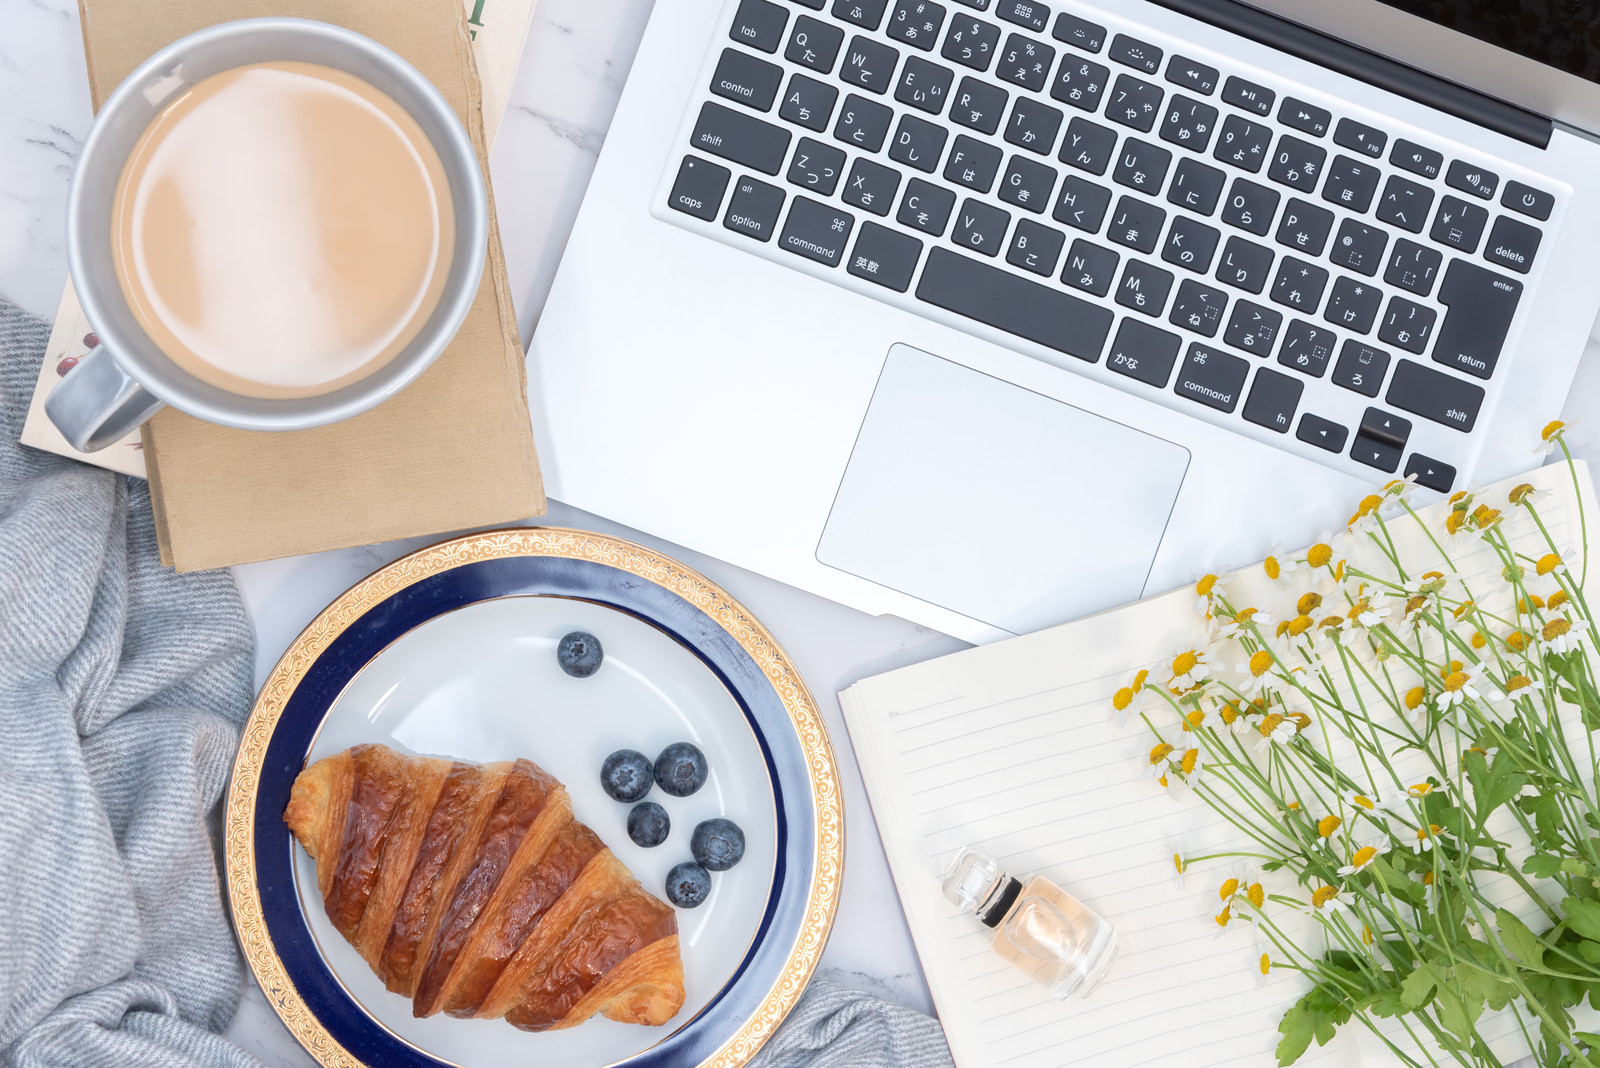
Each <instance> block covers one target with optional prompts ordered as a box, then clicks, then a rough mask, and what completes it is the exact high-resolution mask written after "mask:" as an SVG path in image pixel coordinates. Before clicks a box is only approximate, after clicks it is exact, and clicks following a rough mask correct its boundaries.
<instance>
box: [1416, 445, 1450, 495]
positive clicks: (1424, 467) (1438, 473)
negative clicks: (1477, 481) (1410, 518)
mask: <svg viewBox="0 0 1600 1068" xmlns="http://www.w3.org/2000/svg"><path fill="white" fill-rule="evenodd" d="M1412 475H1415V476H1417V485H1419V486H1426V487H1428V488H1429V489H1431V490H1438V491H1439V492H1440V493H1449V492H1450V487H1451V486H1453V485H1455V481H1456V469H1455V468H1453V467H1451V466H1450V465H1449V464H1446V463H1440V462H1439V461H1438V460H1435V459H1432V458H1431V457H1427V456H1424V455H1422V454H1421V453H1420V452H1414V453H1412V454H1411V459H1409V460H1407V461H1406V477H1407V478H1410V477H1411V476H1412Z"/></svg>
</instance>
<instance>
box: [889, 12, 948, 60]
mask: <svg viewBox="0 0 1600 1068" xmlns="http://www.w3.org/2000/svg"><path fill="white" fill-rule="evenodd" d="M943 28H944V5H943V4H936V3H934V2H933V0H895V5H894V11H893V12H892V13H891V14H890V15H889V25H888V28H886V29H885V30H884V31H883V32H884V33H886V34H888V35H889V36H890V37H893V38H894V39H895V40H896V41H904V42H905V43H906V44H908V45H910V46H911V47H912V48H920V49H922V50H923V51H924V52H931V51H933V46H934V45H936V44H938V43H939V31H940V30H941V29H943Z"/></svg>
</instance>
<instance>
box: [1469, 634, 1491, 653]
mask: <svg viewBox="0 0 1600 1068" xmlns="http://www.w3.org/2000/svg"><path fill="white" fill-rule="evenodd" d="M1488 644H1489V639H1488V638H1485V637H1484V636H1483V631H1481V630H1475V631H1473V632H1472V647H1473V648H1474V649H1482V648H1483V647H1484V646H1485V645H1488Z"/></svg>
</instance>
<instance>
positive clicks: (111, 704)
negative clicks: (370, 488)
mask: <svg viewBox="0 0 1600 1068" xmlns="http://www.w3.org/2000/svg"><path fill="white" fill-rule="evenodd" d="M48 338H49V329H48V327H47V326H46V325H45V324H44V323H42V322H40V321H39V320H37V319H34V318H32V317H30V316H27V315H24V314H22V313H21V312H19V311H18V310H17V309H15V308H14V307H12V306H11V305H9V304H6V303H5V302H3V301H0V858H4V859H3V860H0V1064H3V1065H8V1066H10V1065H15V1066H19V1068H146V1066H148V1068H259V1064H258V1062H257V1061H256V1060H255V1058H253V1057H251V1056H250V1055H249V1054H246V1053H245V1052H244V1051H242V1050H240V1049H239V1048H237V1047H236V1046H234V1045H232V1044H231V1043H229V1042H226V1041H224V1040H223V1039H222V1038H221V1037H219V1035H218V1032H220V1031H222V1030H223V1028H225V1027H227V1025H228V1021H229V1020H230V1019H231V1018H232V1016H233V1013H234V1009H235V1008H236V1007H237V1005H238V1002H239V990H240V984H241V983H242V981H243V972H242V968H241V964H240V960H239V954H238V949H237V947H236V945H235V943H234V940H233V932H232V929H231V928H230V926H229V923H228V918H227V914H226V913H225V911H224V909H223V903H222V890H221V885H220V882H219V879H218V866H217V858H216V853H215V848H214V846H213V844H212V839H211V837H210V834H209V833H208V820H210V819H211V817H213V816H214V814H215V810H216V807H217V804H218V801H219V800H220V798H221V796H222V791H223V789H224V787H225V786H226V784H227V778H228V771H229V768H230V767H231V765H232V761H233V754H234V750H235V748H236V747H237V745H238V734H239V726H240V724H241V723H242V721H243V719H244V717H245V715H246V714H247V713H248V711H249V708H250V702H251V665H252V662H253V651H252V641H253V639H252V634H251V629H250V623H249V620H248V619H247V618H246V616H245V612H244V606H243V604H242V602H241V601H240V599H239V593H238V591H237V589H235V587H234V585H233V581H232V579H231V578H230V577H229V575H228V574H227V572H224V571H212V572H204V573H200V574H191V575H177V574H174V573H173V572H171V571H169V570H167V569H166V568H164V567H162V566H161V564H160V560H159V557H158V555H157V550H156V539H155V529H154V524H153V522H152V520H151V515H150V498H149V491H148V489H147V488H146V485H145V483H143V482H141V481H140V480H138V479H133V478H127V477H124V476H121V475H116V474H113V473H111V472H109V471H103V470H101V469H99V468H95V467H90V466H87V465H85V464H81V463H78V462H76V461H74V460H68V459H65V458H62V457H59V456H52V455H49V454H47V453H42V452H37V451H35V450H33V449H29V448H26V447H24V446H21V445H18V444H17V437H18V435H19V434H21V432H22V422H23V419H24V417H25V416H26V414H27V410H28V401H29V398H30V397H31V396H32V392H33V386H34V382H35V381H36V379H37V376H38V373H39V362H40V360H41V359H42V358H43V356H44V351H45V345H46V342H47V341H48ZM949 1063H950V1055H949V1052H948V1050H947V1048H946V1046H945V1043H944V1036H943V1034H942V1032H941V1031H940V1030H939V1025H938V1023H937V1022H935V1021H934V1020H933V1019H931V1018H929V1017H927V1016H924V1015H922V1014H920V1013H916V1012H912V1011H911V1010H909V1009H903V1008H900V1007H898V1006H894V1005H890V1004H888V1003H887V1002H884V1001H881V1000H879V999H877V998H874V997H871V996H870V995H867V994H862V993H858V992H856V991H852V990H847V989H845V988H844V987H841V986H838V985H836V984H833V983H829V982H827V981H826V980H818V981H817V982H815V983H813V984H812V985H811V987H810V989H808V990H807V991H806V993H805V995H804V996H803V997H802V998H801V1001H800V1004H799V1005H798V1006H797V1007H796V1009H795V1011H794V1012H793V1013H792V1014H791V1015H790V1018H789V1019H788V1020H787V1021H786V1022H785V1023H784V1025H783V1027H782V1028H781V1029H780V1030H779V1031H778V1033H777V1034H776V1035H775V1036H774V1037H773V1039H772V1041H771V1042H769V1043H768V1044H767V1047H766V1049H764V1050H763V1051H762V1052H761V1053H760V1054H759V1055H758V1056H757V1058H756V1060H755V1061H753V1062H752V1064H751V1068H833V1066H840V1068H843V1066H850V1068H857V1066H859V1068H940V1066H942V1065H949Z"/></svg>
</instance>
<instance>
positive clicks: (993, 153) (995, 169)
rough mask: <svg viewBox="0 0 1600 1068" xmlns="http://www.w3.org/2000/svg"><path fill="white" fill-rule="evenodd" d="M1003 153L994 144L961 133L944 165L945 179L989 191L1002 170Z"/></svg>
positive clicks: (981, 191) (978, 189) (985, 191)
mask: <svg viewBox="0 0 1600 1068" xmlns="http://www.w3.org/2000/svg"><path fill="white" fill-rule="evenodd" d="M1003 154H1004V153H1002V152H1001V151H1000V150H999V149H998V148H996V147H995V146H994V145H988V144H984V143H983V142H982V141H979V140H976V139H974V138H971V137H968V136H967V135H966V134H959V135H957V137H956V140H955V143H954V144H953V145H951V146H950V159H949V160H948V161H947V162H946V163H945V165H944V177H945V181H947V182H954V183H956V184H957V185H964V186H966V187H967V188H968V189H976V190H977V191H978V192H980V193H987V192H988V191H989V189H990V187H991V186H993V185H994V179H995V175H997V174H998V173H999V172H1000V158H1001V156H1002V155H1003Z"/></svg>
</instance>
